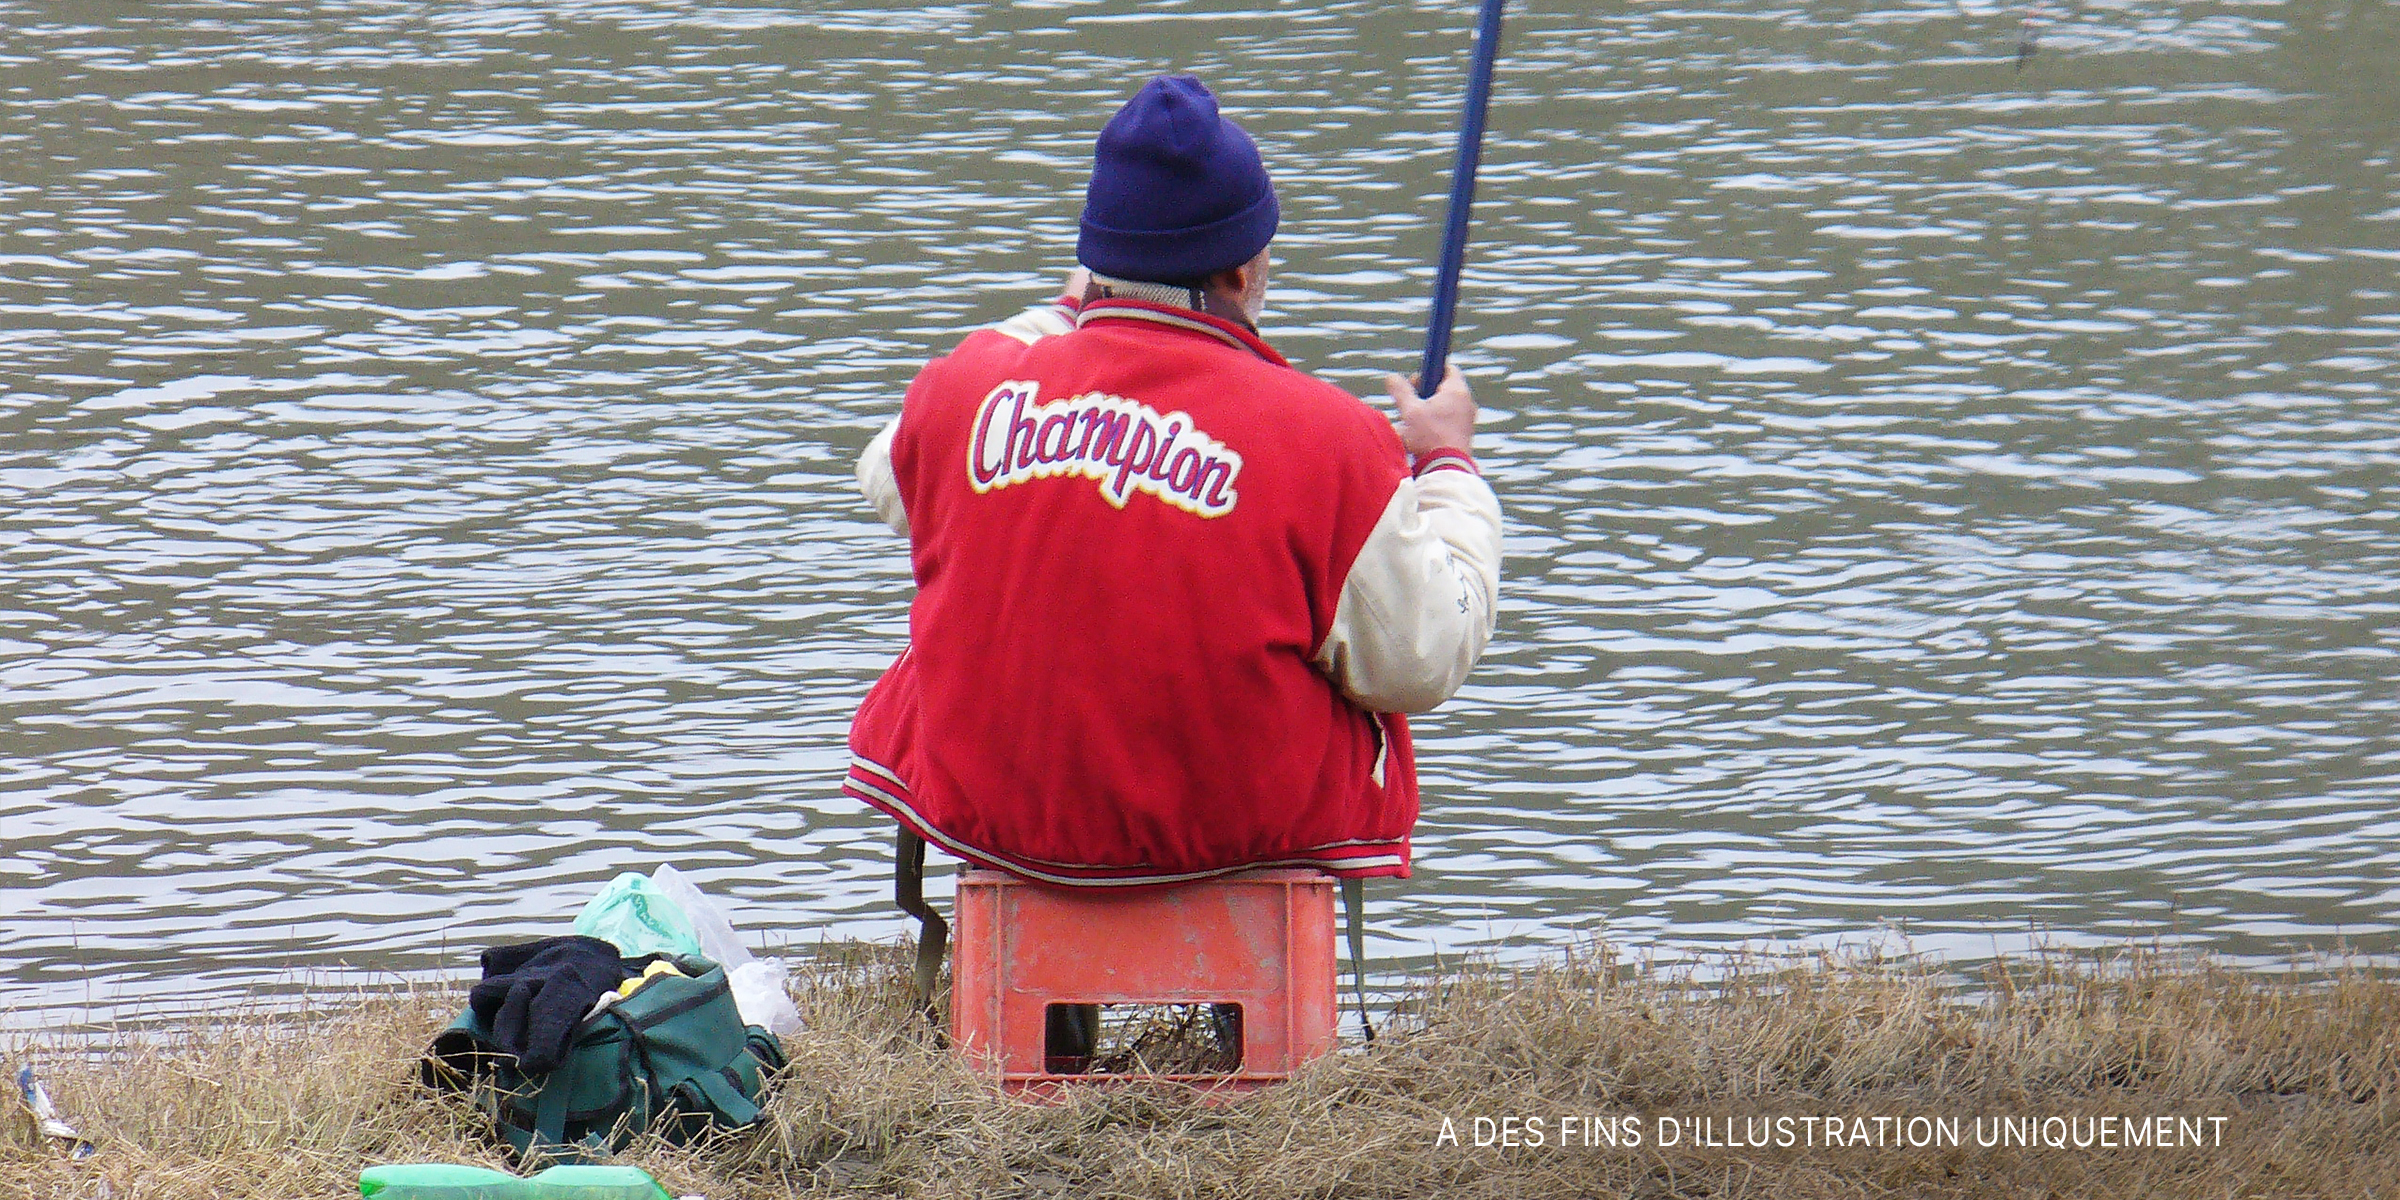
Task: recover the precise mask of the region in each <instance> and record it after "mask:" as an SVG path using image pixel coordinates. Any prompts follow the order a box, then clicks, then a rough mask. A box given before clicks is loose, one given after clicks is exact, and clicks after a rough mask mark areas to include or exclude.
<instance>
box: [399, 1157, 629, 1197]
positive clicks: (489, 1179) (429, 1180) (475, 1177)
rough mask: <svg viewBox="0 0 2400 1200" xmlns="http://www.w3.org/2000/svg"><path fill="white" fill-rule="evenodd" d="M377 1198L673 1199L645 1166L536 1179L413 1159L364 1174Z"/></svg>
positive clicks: (553, 1173) (554, 1172) (571, 1170)
mask: <svg viewBox="0 0 2400 1200" xmlns="http://www.w3.org/2000/svg"><path fill="white" fill-rule="evenodd" d="M358 1194H359V1195H361V1196H365V1197H371V1198H372V1200H668V1196H667V1189H665V1188H662V1187H660V1186H658V1181H657V1180H655V1179H652V1178H650V1175H649V1173H648V1172H646V1171H643V1170H642V1169H641V1168H639V1167H588V1166H570V1167H552V1168H550V1169H549V1170H547V1171H544V1172H542V1173H541V1174H539V1175H536V1176H534V1177H532V1178H531V1179H519V1178H518V1177H516V1176H514V1175H510V1174H506V1173H504V1172H500V1171H492V1170H487V1169H485V1168H483V1167H466V1166H458V1165H454V1164H451V1163H407V1164H403V1165H399V1166H390V1167H368V1168H367V1169H366V1170H364V1171H361V1172H359V1176H358Z"/></svg>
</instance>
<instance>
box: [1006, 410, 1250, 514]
mask: <svg viewBox="0 0 2400 1200" xmlns="http://www.w3.org/2000/svg"><path fill="white" fill-rule="evenodd" d="M1041 392H1042V385H1041V383H1040V382H1039V381H1037V380H1030V379H1011V380H1009V381H1007V382H1005V383H1002V384H1001V385H1000V386H998V387H996V388H993V389H992V391H991V394H990V395H988V396H985V397H984V398H983V406H982V407H981V408H978V409H977V410H976V411H975V436H974V440H973V441H972V442H970V443H969V445H968V447H967V477H968V479H969V480H970V481H971V482H972V483H973V484H974V485H975V490H976V491H977V492H979V493H980V492H990V491H994V490H996V489H999V488H1004V487H1007V486H1009V485H1010V484H1015V483H1023V482H1025V481H1026V480H1028V479H1049V478H1053V477H1055V476H1060V475H1080V476H1082V477H1084V478H1086V479H1091V480H1096V481H1098V482H1099V484H1100V495H1101V498H1103V499H1105V500H1107V501H1108V502H1109V503H1110V504H1113V505H1115V506H1117V507H1118V508H1123V507H1125V502H1126V501H1128V500H1130V499H1132V498H1133V494H1134V493H1135V492H1148V493H1149V494H1151V495H1153V496H1156V497H1158V498H1159V499H1160V500H1163V501H1165V502H1167V503H1168V504H1172V505H1174V506H1175V507H1177V508H1180V509H1182V510H1183V511H1185V512H1188V513H1192V514H1194V515H1196V516H1201V517H1221V516H1224V515H1225V514H1226V513H1229V512H1232V511H1233V506H1234V502H1235V501H1236V500H1238V499H1240V496H1239V494H1238V493H1236V492H1235V491H1234V489H1233V481H1234V478H1235V477H1236V476H1238V475H1240V474H1241V473H1242V456H1241V455H1239V454H1236V453H1234V452H1233V451H1232V450H1231V449H1230V448H1228V447H1227V446H1226V445H1225V444H1224V443H1223V442H1220V441H1218V440H1216V439H1215V438H1212V437H1210V436H1208V435H1207V434H1205V433H1203V432H1201V431H1200V428H1199V427H1198V426H1197V425H1194V424H1193V423H1192V418H1191V416H1190V415H1189V414H1186V413H1180V412H1172V413H1165V414H1161V413H1160V412H1159V411H1158V410H1157V409H1154V408H1152V407H1150V406H1149V405H1147V404H1144V403H1142V402H1141V401H1139V400H1128V399H1126V398H1124V397H1123V396H1111V395H1108V394H1106V393H1103V392H1086V393H1084V394H1083V395H1080V396H1073V397H1069V398H1067V399H1064V400H1053V401H1051V402H1050V403H1048V404H1036V403H1034V401H1035V399H1036V398H1037V397H1039V396H1040V395H1041Z"/></svg>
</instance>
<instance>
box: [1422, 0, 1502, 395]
mask: <svg viewBox="0 0 2400 1200" xmlns="http://www.w3.org/2000/svg"><path fill="white" fill-rule="evenodd" d="M1506 3H1507V0H1483V14H1482V16H1481V17H1479V18H1478V19H1477V20H1476V22H1475V65H1474V67H1473V68H1472V69H1471V70H1470V71H1469V72H1468V74H1467V114H1466V119H1465V121H1463V122H1462V123H1461V124H1460V125H1459V129H1458V165H1457V166H1455V167H1453V168H1452V169H1451V171H1450V218H1449V222H1448V223H1447V225H1445V226H1444V228H1443V230H1442V261H1441V265H1440V266H1439V267H1437V268H1436V269H1435V271H1434V276H1433V316H1432V318H1431V319H1430V320H1429V321H1427V322H1426V325H1425V362H1424V365H1423V366H1422V367H1421V368H1420V369H1419V370H1418V371H1417V394H1418V395H1431V394H1432V392H1433V389H1435V388H1437V387H1440V386H1441V384H1442V366H1443V364H1444V362H1446V361H1447V360H1448V359H1449V357H1450V326H1451V323H1452V319H1453V318H1455V317H1456V316H1457V315H1458V275H1459V272H1460V271H1461V270H1464V269H1465V267H1466V265H1467V223H1468V216H1469V213H1470V211H1471V210H1472V209H1473V208H1474V207H1475V168H1476V166H1477V165H1479V164H1480V163H1481V162H1482V161H1483V114H1484V110H1485V109H1487V108H1490V107H1491V101H1492V72H1493V70H1494V69H1495V67H1497V65H1498V64H1499V61H1500V9H1501V7H1502V6H1503V5H1504V4H1506Z"/></svg>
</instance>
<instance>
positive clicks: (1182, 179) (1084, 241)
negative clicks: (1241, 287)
mask: <svg viewBox="0 0 2400 1200" xmlns="http://www.w3.org/2000/svg"><path fill="white" fill-rule="evenodd" d="M1281 216H1282V209H1281V207H1280V206H1278V205H1277V203H1276V201H1275V185H1274V184H1273V183H1272V182H1270V181H1269V180H1268V179H1267V167H1266V164H1265V163H1263V162H1261V161H1259V157H1258V146H1257V145H1256V144H1255V143H1253V142H1252V141H1251V140H1250V135H1249V134H1246V133H1243V132H1242V128H1241V126H1239V125H1236V124H1234V123H1233V122H1232V121H1230V120H1227V119H1226V118H1224V117H1221V116H1218V115H1217V98H1216V96H1215V95H1214V94H1212V93H1211V92H1210V91H1209V90H1208V88H1207V86H1206V85H1204V84H1202V83H1201V82H1200V81H1199V80H1198V79H1195V78H1193V77H1192V76H1189V75H1161V76H1159V77H1158V78H1156V79H1153V80H1151V81H1150V82H1148V83H1146V84H1143V85H1142V90H1141V91H1139V92H1136V93H1135V94H1134V97H1133V99H1131V100H1128V101H1126V102H1125V107H1123V108H1120V109H1118V110H1117V115H1116V116H1114V117H1111V118H1109V121H1108V125H1107V127H1106V128H1104V129H1102V130H1101V131H1100V142H1099V144H1098V145H1097V146H1095V147H1094V148H1093V151H1092V183H1091V187H1090V188H1089V189H1088V190H1086V192H1085V193H1084V202H1083V234H1082V236H1081V237H1080V238H1078V239H1077V240H1076V242H1075V257H1076V258H1077V259H1078V260H1080V261H1081V262H1082V263H1083V265H1084V266H1087V267H1090V268H1091V269H1092V270H1094V271H1098V272H1099V273H1101V274H1103V275H1114V276H1116V277H1118V278H1120V279H1139V280H1150V281H1154V282H1162V283H1181V282H1185V281H1188V280H1197V279H1200V278H1203V277H1205V276H1208V275H1211V274H1214V273H1215V272H1218V271H1222V270H1224V269H1226V268H1227V267H1238V266H1240V265H1242V264H1243V263H1246V262H1248V261H1250V259H1251V258H1252V257H1253V256H1255V255H1256V254H1257V253H1258V252H1259V251H1260V250H1261V249H1263V248H1265V246H1266V244H1267V242H1268V241H1269V240H1270V239H1272V238H1273V237H1274V236H1275V224H1276V221H1277V220H1278V219H1279V218H1280V217H1281Z"/></svg>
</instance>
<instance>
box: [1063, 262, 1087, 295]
mask: <svg viewBox="0 0 2400 1200" xmlns="http://www.w3.org/2000/svg"><path fill="white" fill-rule="evenodd" d="M1091 286H1092V273H1091V272H1090V271H1089V270H1086V269H1085V268H1084V267H1083V266H1082V265H1081V264H1077V265H1076V267H1075V269H1074V270H1072V271H1069V272H1067V286H1066V289H1065V290H1064V291H1061V292H1060V293H1059V295H1061V296H1073V297H1074V298H1075V299H1077V300H1079V301H1080V300H1082V299H1083V294H1084V293H1085V292H1086V291H1089V290H1090V289H1091Z"/></svg>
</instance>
